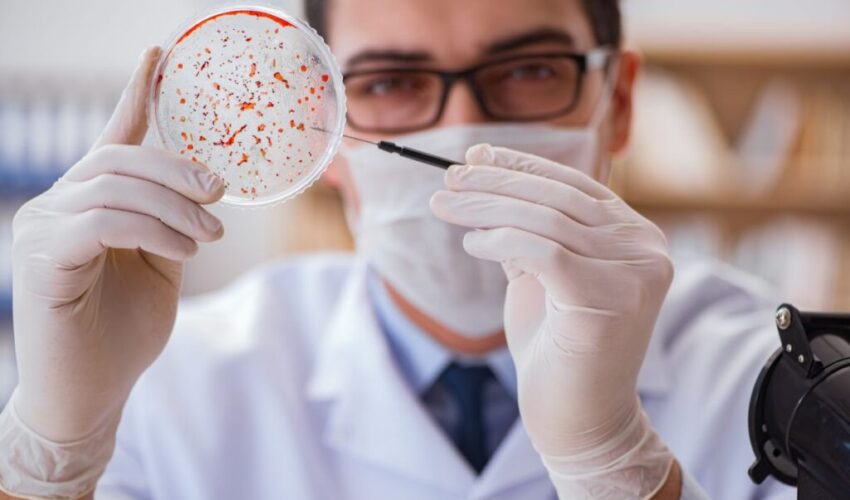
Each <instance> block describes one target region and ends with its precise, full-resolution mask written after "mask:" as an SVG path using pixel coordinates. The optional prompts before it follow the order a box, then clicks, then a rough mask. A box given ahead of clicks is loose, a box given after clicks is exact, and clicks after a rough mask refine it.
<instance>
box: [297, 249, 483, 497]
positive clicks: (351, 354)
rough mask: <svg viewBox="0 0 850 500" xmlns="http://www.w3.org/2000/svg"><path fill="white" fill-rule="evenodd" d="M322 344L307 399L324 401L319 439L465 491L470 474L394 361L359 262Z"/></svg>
mask: <svg viewBox="0 0 850 500" xmlns="http://www.w3.org/2000/svg"><path fill="white" fill-rule="evenodd" d="M352 272H353V275H352V276H351V278H350V280H349V282H348V283H347V285H346V288H345V290H344V291H343V292H342V295H341V299H340V302H339V303H338V305H337V308H336V310H335V311H334V314H333V316H332V317H331V320H330V326H329V329H328V331H326V332H325V338H323V339H322V344H321V345H320V347H319V354H318V357H317V360H316V363H317V364H316V366H315V368H314V372H313V374H312V376H311V380H310V382H309V385H308V388H307V390H308V397H310V398H311V399H313V400H315V401H326V402H328V403H329V413H328V418H327V421H326V423H325V429H324V439H325V442H326V443H327V444H328V445H329V446H330V447H331V448H333V449H335V450H337V451H338V452H340V453H344V454H347V455H350V456H352V457H354V458H357V459H361V460H365V461H368V462H371V463H373V464H375V465H377V466H380V467H383V468H386V469H388V470H391V471H393V472H395V473H398V474H400V475H404V476H407V477H409V478H412V479H414V480H417V481H419V482H422V483H426V484H430V485H433V486H437V487H440V488H442V489H445V490H446V491H448V492H451V493H452V494H459V493H460V494H462V493H464V492H466V491H468V490H469V488H471V487H472V485H473V483H474V481H475V476H474V473H473V472H472V470H471V469H470V468H469V467H468V466H467V465H466V463H465V462H464V460H463V458H462V457H461V456H460V455H459V454H458V453H457V452H456V451H455V450H454V447H453V446H452V444H451V443H450V442H449V440H448V438H446V437H445V436H444V435H443V434H442V432H441V431H440V430H439V428H438V427H437V425H436V424H435V423H434V421H433V420H432V419H431V418H430V417H429V416H428V414H427V413H426V410H425V409H424V408H423V407H422V406H421V405H420V404H419V401H418V400H417V399H416V396H415V394H414V393H413V392H411V390H410V389H409V388H408V386H407V384H406V383H405V381H404V379H403V377H402V375H401V373H400V372H399V370H398V368H397V366H396V365H395V363H394V361H393V358H392V353H391V350H390V348H389V346H388V345H387V342H386V340H385V339H384V337H383V335H382V334H381V332H380V328H379V326H378V324H377V319H376V318H375V314H374V311H373V309H372V307H371V305H370V303H369V299H368V295H367V290H366V267H365V265H357V266H356V268H355V270H353V271H352Z"/></svg>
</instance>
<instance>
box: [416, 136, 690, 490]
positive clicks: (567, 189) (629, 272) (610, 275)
mask: <svg viewBox="0 0 850 500" xmlns="http://www.w3.org/2000/svg"><path fill="white" fill-rule="evenodd" d="M466 161H467V163H468V164H467V165H455V166H452V167H451V168H450V169H449V170H448V172H447V174H446V186H447V187H448V191H440V192H438V193H436V194H435V195H434V196H433V198H432V199H431V208H432V211H433V212H434V214H435V215H436V216H437V217H439V218H441V219H443V220H444V221H446V222H449V223H453V224H458V225H461V226H466V227H470V228H475V229H477V230H475V231H471V232H469V233H467V235H466V236H465V238H464V248H465V249H466V251H467V252H468V253H470V254H471V255H473V256H476V257H479V258H482V259H487V260H491V261H496V262H500V263H502V266H503V268H504V271H505V273H506V274H507V277H508V280H509V284H508V289H507V297H506V305H505V333H506V336H507V341H508V348H509V350H510V352H511V355H512V357H513V359H514V362H515V365H516V370H517V382H518V393H519V394H518V397H519V407H520V413H521V415H522V419H523V423H524V425H525V427H526V430H527V432H528V434H529V437H530V439H531V441H532V443H533V445H534V447H535V449H536V450H537V451H538V452H539V453H540V454H541V455H542V457H543V460H544V463H545V464H546V466H547V468H548V469H549V472H550V477H551V478H552V480H553V482H554V484H555V486H556V488H557V490H558V493H559V495H560V496H561V498H571V499H572V498H612V499H613V498H617V499H626V498H644V497H648V496H650V495H652V494H654V492H655V491H656V490H657V489H658V488H659V487H660V486H661V485H663V483H664V481H665V478H666V476H667V474H668V472H669V470H670V467H671V465H672V463H673V456H672V454H670V452H669V451H667V449H666V448H665V446H664V445H663V443H661V441H660V439H659V438H658V437H657V436H656V435H655V433H654V431H653V430H652V428H651V427H650V426H649V424H648V421H647V420H646V417H645V415H644V414H643V412H642V411H641V408H640V403H639V400H638V398H637V394H636V381H637V376H638V372H639V370H640V367H641V364H642V362H643V358H644V355H645V352H646V348H647V345H648V342H649V339H650V336H651V334H652V331H653V328H654V325H655V320H656V316H657V314H658V311H659V309H660V307H661V304H662V301H663V300H664V297H665V295H666V293H667V289H668V287H669V285H670V282H671V280H672V277H673V267H672V264H671V261H670V259H669V257H668V255H667V252H666V250H665V248H666V241H665V238H664V236H663V234H662V232H661V231H660V230H659V229H658V228H657V227H656V226H655V225H653V224H652V223H650V222H649V221H648V220H646V219H645V218H643V217H642V216H640V215H639V214H638V213H636V212H635V211H634V210H632V209H631V208H630V207H629V206H628V205H627V204H626V203H625V202H623V201H622V200H621V199H620V198H618V197H617V196H616V195H615V194H614V193H612V192H611V191H610V190H609V189H608V188H606V187H605V186H603V185H601V184H599V183H598V182H596V181H594V180H593V179H591V178H590V177H588V176H586V175H585V174H583V173H581V172H579V171H577V170H575V169H572V168H570V167H567V166H564V165H560V164H557V163H554V162H551V161H548V160H545V159H542V158H539V157H536V156H532V155H528V154H523V153H519V152H515V151H511V150H508V149H503V148H494V147H491V146H489V145H486V144H485V145H478V146H475V147H472V148H470V149H469V151H468V152H467V156H466Z"/></svg>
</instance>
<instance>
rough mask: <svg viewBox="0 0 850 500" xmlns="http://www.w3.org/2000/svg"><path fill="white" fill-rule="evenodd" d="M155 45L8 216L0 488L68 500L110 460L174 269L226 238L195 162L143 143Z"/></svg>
mask: <svg viewBox="0 0 850 500" xmlns="http://www.w3.org/2000/svg"><path fill="white" fill-rule="evenodd" d="M159 54H160V49H159V48H151V49H148V50H147V51H145V52H144V53H143V55H142V57H141V60H140V63H139V66H138V68H137V69H136V72H135V73H134V75H133V77H132V79H131V81H130V83H129V85H128V86H127V88H126V89H125V91H124V93H123V95H122V97H121V101H120V103H119V104H118V106H117V108H116V110H115V112H114V114H113V116H112V118H111V120H110V121H109V124H108V125H107V126H106V128H105V130H104V131H103V133H102V135H101V137H100V138H99V140H98V141H97V143H96V144H95V146H94V147H93V148H92V150H91V151H90V152H89V154H88V155H87V156H86V157H84V158H83V159H82V160H80V161H79V163H77V164H76V165H74V166H73V167H72V168H70V169H69V170H68V172H67V173H66V174H65V175H64V176H63V177H62V178H61V179H60V180H59V181H58V182H56V183H55V184H54V185H53V187H51V188H50V189H49V190H48V191H47V192H45V193H44V194H42V195H40V196H38V197H36V198H34V199H32V200H31V201H29V202H28V203H26V204H25V205H24V206H23V207H22V208H21V209H20V210H19V212H18V213H17V215H16V217H15V220H14V244H13V266H14V269H13V272H14V321H15V324H14V327H15V344H16V350H17V362H18V370H19V376H20V382H19V385H18V387H17V389H16V390H15V392H14V394H13V397H12V400H11V402H10V404H9V405H8V406H7V408H6V410H5V411H4V413H3V414H2V415H0V449H2V450H3V452H2V453H0V489H3V490H5V491H6V492H7V493H11V494H13V495H18V496H36V497H51V498H66V497H69V498H70V497H77V496H80V495H81V494H84V493H86V492H87V491H89V490H91V489H92V488H93V487H94V486H95V483H96V481H97V478H98V477H99V476H100V474H101V473H102V471H103V469H104V467H105V466H106V463H107V462H108V460H109V458H110V456H111V454H112V451H113V447H114V434H115V430H116V428H117V425H118V421H119V419H120V414H121V411H122V408H123V405H124V402H125V401H126V399H127V397H128V395H129V392H130V389H131V388H132V387H133V384H134V383H135V382H136V380H137V379H138V377H139V375H140V374H141V373H142V372H143V371H144V370H145V369H146V368H147V367H148V366H149V365H150V364H151V362H153V360H154V359H155V358H156V356H157V355H158V354H159V353H160V352H161V350H162V349H163V347H164V346H165V343H166V341H167V340H168V337H169V335H170V332H171V329H172V327H173V324H174V320H175V314H176V309H177V299H178V292H179V288H180V285H181V279H182V272H183V261H185V260H186V259H188V258H190V257H192V256H193V255H194V254H195V252H196V251H197V243H196V241H213V240H216V239H219V238H220V237H221V236H222V234H223V228H222V225H221V223H220V221H219V220H218V219H217V218H215V217H214V216H212V215H211V214H209V213H208V212H207V211H206V210H204V209H203V208H202V207H201V206H199V204H203V203H211V202H214V201H216V200H218V199H219V198H220V197H221V196H222V195H223V193H224V186H223V183H222V181H221V180H220V179H218V178H217V177H216V176H214V175H212V174H211V173H210V172H209V171H208V170H207V169H206V168H205V167H204V166H203V165H200V164H197V163H193V162H191V161H189V160H185V159H183V158H181V157H179V156H178V155H176V154H173V153H169V152H166V151H161V150H158V149H151V148H146V147H141V146H139V144H140V143H141V141H142V139H143V138H144V135H145V132H146V131H147V118H146V109H147V105H146V103H147V98H148V91H149V84H150V81H151V75H152V73H153V69H154V66H155V64H156V61H157V59H158V57H159Z"/></svg>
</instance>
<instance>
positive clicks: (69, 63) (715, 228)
mask: <svg viewBox="0 0 850 500" xmlns="http://www.w3.org/2000/svg"><path fill="white" fill-rule="evenodd" d="M214 3H218V2H215V1H213V0H146V1H141V0H130V1H124V2H121V3H120V8H116V3H115V2H113V1H108V0H87V1H86V2H67V1H61V0H40V1H38V2H32V1H25V0H0V12H3V15H2V16H0V407H2V404H3V402H4V401H5V400H6V397H7V396H8V394H9V391H10V390H11V388H12V387H13V386H14V384H15V374H14V360H13V349H12V336H11V330H12V327H11V264H10V247H11V222H12V217H13V215H14V213H15V211H16V210H17V208H18V207H19V206H20V204H21V203H23V202H24V201H25V200H27V199H28V198H30V197H32V196H34V195H36V194H38V193H40V192H42V191H44V190H45V189H47V188H48V187H49V186H50V185H51V184H52V182H53V181H54V180H55V179H56V178H58V177H59V176H60V175H61V174H62V172H63V171H64V170H65V169H67V168H68V167H69V166H70V165H72V164H73V163H74V162H75V161H76V160H78V159H79V158H80V157H82V156H83V155H84V154H85V152H86V151H87V150H88V148H89V146H90V144H91V143H92V142H93V141H94V139H95V138H96V137H97V135H98V134H99V132H100V130H101V128H102V127H103V125H104V124H105V122H106V120H107V119H108V117H109V114H110V112H111V110H112V107H113V106H114V104H115V102H116V101H117V99H118V96H119V94H120V91H121V89H122V87H123V85H124V82H125V80H126V78H127V77H128V75H129V74H130V72H131V71H132V69H133V67H134V65H135V63H136V60H137V57H138V54H140V53H141V51H142V49H143V48H144V47H146V46H148V45H151V44H162V43H164V42H165V41H166V40H167V39H168V38H169V36H170V35H171V34H172V32H173V30H175V29H176V28H177V27H178V26H180V25H181V24H182V23H183V22H184V21H185V20H186V19H187V18H189V17H191V16H193V15H194V14H196V13H197V12H198V11H199V10H202V9H204V8H207V7H209V6H210V5H212V4H214ZM270 3H273V4H276V5H278V6H280V7H282V8H285V9H288V10H290V11H291V12H296V13H300V11H301V5H300V1H299V0H289V1H285V0H279V1H272V2H270ZM623 6H624V10H625V19H626V32H627V37H628V40H629V42H628V44H629V45H630V46H631V47H634V48H637V49H638V50H639V51H640V52H641V53H642V54H643V56H644V59H645V65H646V66H645V71H644V74H643V76H642V77H641V80H640V82H639V86H638V107H637V110H636V116H635V129H634V137H633V141H632V144H631V147H630V150H629V152H628V154H627V155H625V156H624V157H623V158H620V159H618V161H617V166H616V168H615V177H614V180H613V186H614V187H615V188H616V190H617V191H618V192H619V193H620V194H621V195H622V196H623V197H624V198H625V199H626V200H627V201H629V202H630V203H631V204H632V206H634V207H635V208H637V209H638V210H639V211H641V212H642V213H644V214H645V215H647V216H648V217H649V218H651V219H652V220H654V221H655V222H656V223H658V224H659V225H660V226H661V227H662V228H663V229H664V230H665V232H666V233H667V235H668V238H669V240H670V244H671V251H672V253H673V255H674V257H675V258H676V259H677V260H682V259H690V258H700V257H711V258H717V259H720V260H723V261H727V262H730V263H732V264H733V265H735V266H738V267H740V268H743V269H745V270H747V271H749V272H751V273H753V274H756V275H758V276H760V277H762V278H764V279H765V280H767V281H768V282H769V283H771V284H772V285H773V287H774V288H775V290H776V291H777V294H778V296H780V297H781V298H782V299H783V300H787V301H791V302H794V303H795V304H796V305H797V306H798V307H800V308H808V309H827V310H848V311H850V280H847V279H846V278H844V279H842V277H847V276H850V258H848V255H850V253H848V251H847V250H848V249H850V247H848V245H850V232H848V229H847V227H848V222H850V170H849V169H848V168H847V167H848V166H850V29H848V26H850V2H848V1H847V0H808V1H806V2H801V1H799V0H714V1H712V2H705V1H701V0H624V2H623ZM213 211H214V212H215V213H216V214H217V215H219V216H220V217H221V218H222V219H223V220H224V222H225V227H226V232H227V234H226V236H225V238H224V240H223V241H221V242H218V243H216V244H212V245H205V246H203V248H202V251H201V253H200V254H199V255H198V257H197V258H196V259H194V260H193V261H191V263H190V264H189V266H188V269H187V274H186V281H185V286H184V293H185V294H196V293H202V292H204V291H207V290H211V289H214V288H216V287H219V286H222V285H224V284H226V283H227V282H229V281H230V280H232V279H233V278H234V277H235V276H237V275H238V274H240V273H242V272H244V271H245V270H246V269H248V268H250V267H253V266H255V265H257V264H259V263H261V262H264V261H267V260H270V259H274V258H278V257H280V256H281V255H285V254H290V253H294V252H305V251H311V250H316V249H350V248H351V240H350V237H349V235H348V234H347V231H346V229H345V224H344V221H343V219H342V217H341V213H340V208H339V200H338V199H337V196H336V194H335V193H334V192H333V191H332V190H331V189H329V188H327V187H325V186H322V185H316V186H314V187H313V188H311V190H310V191H308V192H307V193H306V194H305V195H303V196H301V197H299V198H297V199H296V200H294V201H292V202H289V203H287V204H284V205H282V206H278V207H275V208H272V209H266V210H261V211H241V210H233V209H227V208H222V207H213Z"/></svg>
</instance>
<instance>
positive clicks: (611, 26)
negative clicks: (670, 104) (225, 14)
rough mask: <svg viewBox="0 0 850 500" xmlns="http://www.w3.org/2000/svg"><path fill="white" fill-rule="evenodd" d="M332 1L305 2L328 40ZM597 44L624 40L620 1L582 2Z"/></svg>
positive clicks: (310, 18) (616, 44)
mask: <svg viewBox="0 0 850 500" xmlns="http://www.w3.org/2000/svg"><path fill="white" fill-rule="evenodd" d="M330 1H331V0H305V2H304V6H305V12H306V14H307V22H308V23H310V25H311V26H312V27H314V28H315V29H316V31H318V32H319V34H320V35H322V36H323V37H325V39H326V40H327V38H328V33H327V17H326V14H327V12H326V11H327V5H328V3H330ZM581 3H582V5H583V6H584V12H585V13H586V14H587V18H588V20H589V21H590V27H591V28H592V29H593V35H594V36H595V37H596V43H598V44H599V45H610V46H613V47H619V46H620V43H621V41H622V38H623V26H622V16H621V14H620V2H619V0H581Z"/></svg>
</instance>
